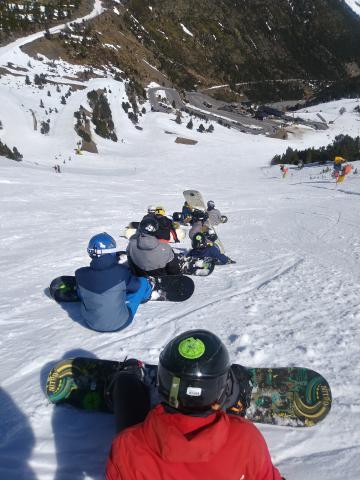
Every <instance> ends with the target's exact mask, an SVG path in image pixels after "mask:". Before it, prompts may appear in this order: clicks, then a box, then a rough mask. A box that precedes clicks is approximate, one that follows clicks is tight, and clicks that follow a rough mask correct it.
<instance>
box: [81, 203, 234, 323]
mask: <svg viewBox="0 0 360 480" xmlns="http://www.w3.org/2000/svg"><path fill="white" fill-rule="evenodd" d="M184 210H185V214H186V217H183V220H182V223H183V224H190V225H191V228H190V230H189V237H190V239H191V241H192V249H191V250H190V251H189V252H188V253H187V256H188V257H195V258H199V259H205V258H211V259H215V261H216V264H218V265H225V264H229V263H235V262H234V260H231V259H230V258H229V257H228V256H226V255H225V254H223V253H222V252H221V251H220V248H219V247H218V246H217V245H216V243H215V242H216V240H217V236H216V234H215V232H214V231H213V230H212V228H211V227H212V225H214V224H218V223H220V222H222V221H224V220H222V219H225V218H226V217H222V216H221V214H220V212H219V210H217V209H215V204H214V202H213V201H209V202H208V208H207V211H201V210H197V209H191V207H190V206H189V205H188V204H186V202H185V205H184V208H183V211H184ZM190 215H191V218H190ZM210 218H211V222H210V221H209V220H210ZM178 220H179V219H178ZM226 220H227V219H226ZM212 222H213V223H212ZM170 240H173V241H174V242H178V238H177V234H176V224H175V223H174V221H173V219H171V218H169V217H167V216H166V214H165V210H164V208H163V207H149V208H148V211H147V214H146V215H145V216H144V217H143V219H142V220H141V222H140V224H139V227H138V229H137V231H136V233H135V234H134V235H133V236H132V237H131V238H130V240H129V244H128V246H127V250H126V253H127V260H128V262H127V265H126V264H123V263H119V262H118V250H119V249H118V248H117V246H116V242H115V240H114V238H113V237H111V236H110V235H109V234H108V233H106V232H103V233H99V234H97V235H94V236H93V237H92V238H91V239H90V241H89V244H88V248H87V251H88V254H89V256H90V258H91V262H90V266H88V267H82V268H79V269H78V270H76V272H75V277H76V284H77V291H78V296H79V298H80V300H81V314H82V316H83V318H84V320H85V321H86V323H87V325H88V326H89V327H90V328H92V329H94V330H97V331H101V332H109V331H115V330H120V329H123V328H125V327H126V326H127V325H129V323H131V321H132V319H133V318H134V315H135V313H136V311H137V309H138V307H139V305H140V303H144V302H147V301H148V300H150V299H151V293H152V285H153V284H152V280H151V278H152V277H159V276H163V275H180V274H181V273H182V272H181V255H179V254H177V253H175V252H174V250H173V249H172V247H171V245H170V243H169V242H170Z"/></svg>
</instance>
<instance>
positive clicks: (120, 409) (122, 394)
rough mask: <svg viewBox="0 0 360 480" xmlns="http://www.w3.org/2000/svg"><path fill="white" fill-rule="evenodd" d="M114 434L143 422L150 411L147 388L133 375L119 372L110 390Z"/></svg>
mask: <svg viewBox="0 0 360 480" xmlns="http://www.w3.org/2000/svg"><path fill="white" fill-rule="evenodd" d="M112 401H113V410H114V414H115V424H116V432H117V433H119V432H121V431H122V430H124V429H125V428H128V427H131V426H133V425H136V424H137V423H140V422H143V421H144V420H145V417H146V415H147V414H148V412H149V411H150V408H151V403H150V393H149V389H148V387H147V386H146V385H145V384H144V383H143V382H142V381H141V380H140V379H139V378H138V376H137V375H136V374H134V373H130V372H119V373H118V374H117V376H116V378H115V379H114V386H113V390H112Z"/></svg>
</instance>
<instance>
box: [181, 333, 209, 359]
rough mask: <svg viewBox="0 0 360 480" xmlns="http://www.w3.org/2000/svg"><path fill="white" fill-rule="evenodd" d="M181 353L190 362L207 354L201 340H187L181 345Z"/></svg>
mask: <svg viewBox="0 0 360 480" xmlns="http://www.w3.org/2000/svg"><path fill="white" fill-rule="evenodd" d="M178 349H179V353H180V355H181V356H182V357H184V358H187V359H189V360H195V359H196V358H200V357H201V356H202V355H204V353H205V344H204V342H203V341H202V340H200V339H199V338H193V337H189V338H185V339H184V340H182V341H181V342H180V343H179V347H178Z"/></svg>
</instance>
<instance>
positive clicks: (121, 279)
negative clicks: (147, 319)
mask: <svg viewBox="0 0 360 480" xmlns="http://www.w3.org/2000/svg"><path fill="white" fill-rule="evenodd" d="M87 251H88V254H89V256H90V258H91V259H92V260H91V263H90V266H89V267H82V268H79V269H78V270H76V272H75V277H76V283H77V290H78V295H79V297H80V299H81V313H82V316H83V317H84V319H85V321H86V323H87V324H88V326H89V327H90V328H92V329H93V330H97V331H100V332H111V331H114V330H120V329H122V328H124V327H126V326H127V325H128V324H129V323H130V322H131V320H132V319H133V317H134V315H135V313H136V310H137V308H138V306H139V304H140V303H141V302H144V301H146V300H148V299H149V298H150V296H151V291H152V288H151V284H150V282H149V281H148V280H147V279H146V278H138V277H135V276H134V275H133V274H132V273H131V272H130V270H129V268H128V267H127V266H125V265H119V264H118V261H117V256H116V252H117V251H118V249H117V248H116V242H115V240H114V239H113V238H112V237H111V236H110V235H109V234H108V233H106V232H104V233H99V234H97V235H94V236H93V237H92V238H91V239H90V241H89V245H88V248H87Z"/></svg>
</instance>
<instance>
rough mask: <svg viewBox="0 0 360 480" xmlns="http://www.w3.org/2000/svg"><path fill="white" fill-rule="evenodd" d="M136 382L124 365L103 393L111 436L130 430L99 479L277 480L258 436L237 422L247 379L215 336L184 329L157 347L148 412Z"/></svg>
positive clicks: (135, 367)
mask: <svg viewBox="0 0 360 480" xmlns="http://www.w3.org/2000/svg"><path fill="white" fill-rule="evenodd" d="M142 379H143V370H142V368H141V365H139V363H138V362H137V361H135V360H128V361H127V362H124V367H123V370H120V371H119V372H118V374H117V375H116V377H114V379H113V382H112V385H111V389H110V390H109V396H111V398H112V403H113V409H114V412H115V416H116V419H117V426H118V431H119V430H123V429H124V428H126V427H128V426H131V428H126V429H125V430H123V431H121V433H119V434H118V435H117V436H116V438H115V439H114V441H113V443H112V448H111V452H110V456H109V459H108V462H107V467H106V480H140V479H141V480H170V479H174V480H175V479H181V480H194V479H206V480H260V479H261V480H281V476H280V473H279V471H278V470H277V469H276V468H275V467H274V466H273V464H272V461H271V457H270V454H269V450H268V448H267V445H266V442H265V440H264V438H263V436H262V434H261V433H260V431H259V430H258V429H257V428H256V426H255V425H254V424H253V423H252V422H250V421H248V420H246V419H245V418H243V415H244V414H245V411H246V407H247V405H248V401H249V400H248V399H249V396H250V392H251V389H250V388H249V377H248V373H247V372H246V370H245V369H242V368H241V367H240V369H238V370H236V369H234V367H232V365H231V360H230V357H229V353H228V351H227V349H226V347H225V345H224V344H223V342H222V341H221V340H220V339H219V338H218V337H217V336H216V335H214V334H213V333H211V332H209V331H207V330H191V331H187V332H184V333H182V334H180V335H178V336H177V337H175V338H174V339H173V340H171V341H170V342H169V343H168V344H167V345H166V346H165V348H164V350H163V351H162V352H161V354H160V358H159V366H158V376H157V393H158V396H159V400H158V401H159V403H158V404H157V405H156V406H155V407H154V408H153V409H151V402H150V395H149V391H148V390H147V388H146V386H145V384H144V383H143V381H142ZM124 392H126V393H124ZM232 405H237V407H232Z"/></svg>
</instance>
